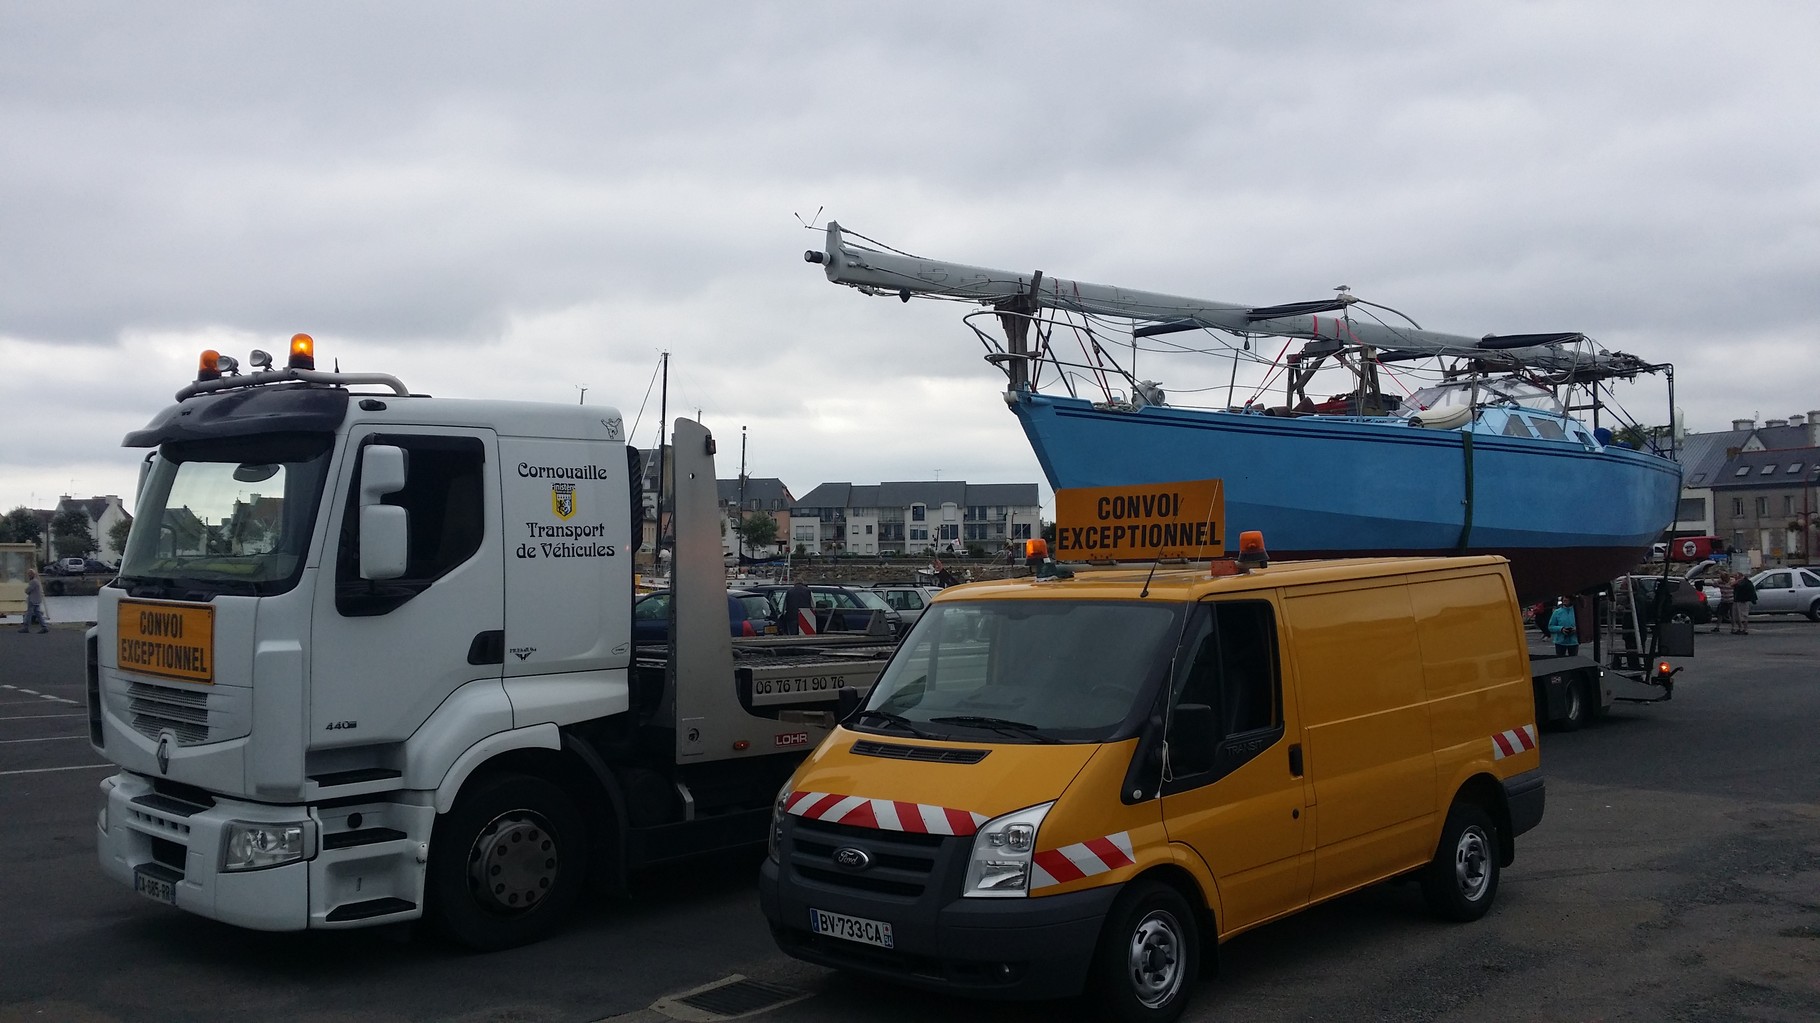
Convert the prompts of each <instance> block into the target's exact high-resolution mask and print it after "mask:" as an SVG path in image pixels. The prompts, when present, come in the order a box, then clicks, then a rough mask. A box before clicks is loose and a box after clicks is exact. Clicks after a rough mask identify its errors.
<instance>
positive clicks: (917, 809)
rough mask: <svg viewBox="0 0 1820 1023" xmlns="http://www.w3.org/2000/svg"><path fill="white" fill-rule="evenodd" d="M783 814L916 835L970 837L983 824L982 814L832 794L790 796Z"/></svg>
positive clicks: (807, 793)
mask: <svg viewBox="0 0 1820 1023" xmlns="http://www.w3.org/2000/svg"><path fill="white" fill-rule="evenodd" d="M784 812H785V813H790V814H795V815H796V816H798V817H803V818H806V819H808V820H815V821H827V822H828V823H830V824H850V825H852V826H854V827H856V828H878V829H879V830H881V831H909V832H913V833H915V834H919V835H971V834H973V833H974V832H976V831H978V830H979V828H980V825H981V824H984V823H986V818H985V816H984V815H982V814H977V813H973V812H971V811H968V810H955V809H952V808H950V807H946V806H930V805H929V804H928V803H900V802H897V801H895V800H890V799H867V798H865V797H864V796H843V795H839V794H837V793H833V792H792V793H790V798H789V799H788V800H786V801H785V803H784Z"/></svg>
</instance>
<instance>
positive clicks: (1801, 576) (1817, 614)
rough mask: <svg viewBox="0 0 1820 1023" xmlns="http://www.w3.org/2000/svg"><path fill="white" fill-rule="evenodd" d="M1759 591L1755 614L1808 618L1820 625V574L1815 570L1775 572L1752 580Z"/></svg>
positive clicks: (1790, 569) (1754, 608)
mask: <svg viewBox="0 0 1820 1023" xmlns="http://www.w3.org/2000/svg"><path fill="white" fill-rule="evenodd" d="M1750 581H1751V585H1753V586H1755V587H1756V588H1757V602H1756V603H1755V604H1753V605H1751V609H1750V610H1751V614H1759V615H1806V616H1807V617H1808V618H1809V620H1811V621H1816V622H1820V572H1815V571H1814V570H1813V569H1811V568H1771V569H1767V570H1765V571H1762V572H1758V573H1757V574H1756V575H1753V576H1751V578H1750Z"/></svg>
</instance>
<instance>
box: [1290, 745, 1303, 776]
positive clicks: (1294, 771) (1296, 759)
mask: <svg viewBox="0 0 1820 1023" xmlns="http://www.w3.org/2000/svg"><path fill="white" fill-rule="evenodd" d="M1289 776H1290V777H1291V778H1300V777H1301V776H1302V744H1301V743H1299V742H1292V743H1290V744H1289Z"/></svg>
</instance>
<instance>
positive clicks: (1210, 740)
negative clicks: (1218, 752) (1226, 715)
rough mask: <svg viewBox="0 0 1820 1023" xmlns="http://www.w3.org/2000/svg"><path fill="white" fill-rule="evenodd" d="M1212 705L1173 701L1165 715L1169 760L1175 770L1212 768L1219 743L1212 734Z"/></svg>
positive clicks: (1183, 771) (1205, 769) (1195, 771)
mask: <svg viewBox="0 0 1820 1023" xmlns="http://www.w3.org/2000/svg"><path fill="white" fill-rule="evenodd" d="M1213 730H1214V717H1213V708H1212V707H1210V706H1208V705H1207V704H1205V703H1182V704H1177V705H1176V708H1175V711H1174V712H1173V713H1171V714H1170V716H1169V734H1168V736H1166V738H1167V739H1168V742H1169V761H1170V764H1171V766H1172V767H1174V769H1175V771H1176V773H1178V774H1200V773H1202V772H1204V771H1211V770H1213V754H1214V750H1215V748H1217V746H1218V745H1219V744H1218V742H1217V741H1215V736H1214V734H1213Z"/></svg>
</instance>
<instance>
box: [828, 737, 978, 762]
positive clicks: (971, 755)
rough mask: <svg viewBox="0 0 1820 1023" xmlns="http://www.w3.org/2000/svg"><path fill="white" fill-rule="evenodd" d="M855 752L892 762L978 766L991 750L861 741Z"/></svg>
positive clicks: (856, 745) (854, 749) (855, 744)
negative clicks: (912, 761)
mask: <svg viewBox="0 0 1820 1023" xmlns="http://www.w3.org/2000/svg"><path fill="white" fill-rule="evenodd" d="M853 752H854V754H855V755H857V756H862V757H885V758H887V759H891V760H920V761H925V762H928V763H932V764H977V763H979V762H980V761H982V760H984V759H986V754H988V753H990V752H992V751H991V750H983V749H944V748H942V747H940V746H910V745H906V744H904V743H900V742H873V741H872V740H870V739H861V740H860V741H858V742H856V743H854V744H853Z"/></svg>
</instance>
